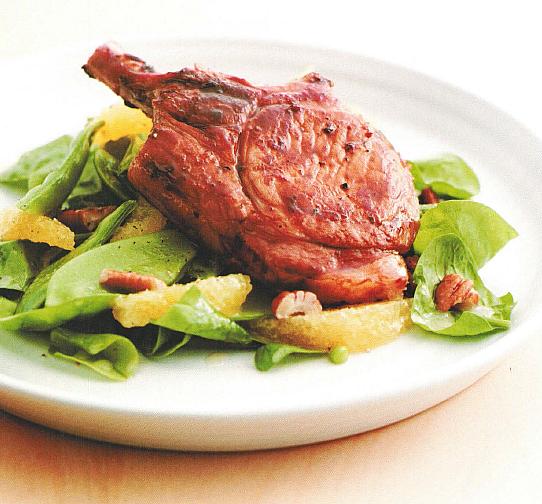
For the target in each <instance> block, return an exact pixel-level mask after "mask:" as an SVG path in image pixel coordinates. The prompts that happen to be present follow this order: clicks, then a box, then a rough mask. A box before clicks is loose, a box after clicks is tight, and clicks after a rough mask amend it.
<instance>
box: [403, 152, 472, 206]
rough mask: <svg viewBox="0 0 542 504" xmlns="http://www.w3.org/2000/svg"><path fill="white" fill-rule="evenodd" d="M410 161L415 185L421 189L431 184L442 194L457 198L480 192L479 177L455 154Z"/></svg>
mask: <svg viewBox="0 0 542 504" xmlns="http://www.w3.org/2000/svg"><path fill="white" fill-rule="evenodd" d="M409 163H410V165H411V167H412V168H411V173H412V178H413V179H414V186H415V187H416V189H418V190H419V191H421V190H422V189H424V188H425V187H427V186H429V187H431V189H433V191H435V192H436V193H437V194H440V195H441V196H449V197H450V198H457V199H468V198H471V197H472V196H475V195H476V194H478V193H479V192H480V183H479V182H478V177H477V176H476V175H475V173H474V172H473V171H472V170H471V168H470V167H469V166H468V165H467V163H465V161H463V159H461V158H460V157H459V156H456V155H455V154H443V155H442V156H441V157H439V158H434V159H426V160H422V161H409Z"/></svg>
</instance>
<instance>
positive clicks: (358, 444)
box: [0, 0, 542, 503]
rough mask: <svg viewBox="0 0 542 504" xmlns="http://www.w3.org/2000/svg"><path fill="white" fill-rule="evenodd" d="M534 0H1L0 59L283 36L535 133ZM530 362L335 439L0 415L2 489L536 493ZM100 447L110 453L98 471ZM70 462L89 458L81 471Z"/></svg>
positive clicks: (90, 498) (172, 495)
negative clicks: (195, 447)
mask: <svg viewBox="0 0 542 504" xmlns="http://www.w3.org/2000/svg"><path fill="white" fill-rule="evenodd" d="M537 3H538V2H534V1H529V2H527V1H514V2H511V1H508V2H482V1H480V2H476V1H474V0H471V1H470V2H465V1H454V2H437V1H433V2H416V1H401V2H391V1H376V0H374V1H372V2H342V1H339V0H329V1H326V2H322V1H309V2H301V1H297V2H296V1H294V0H290V1H282V0H276V1H274V2H271V1H268V2H258V1H255V0H253V1H250V2H241V1H238V2H235V1H224V0H223V1H216V0H207V1H205V2H196V1H193V2H180V1H177V2H175V1H163V2H158V1H154V2H151V1H149V0H147V1H137V0H131V1H103V0H95V1H92V2H90V1H81V2H77V1H71V2H70V1H34V2H32V1H29V0H25V1H16V2H15V1H8V0H0V58H13V57H18V56H20V55H24V54H29V53H33V52H36V51H47V50H49V49H53V48H57V47H63V46H68V47H69V46H71V45H76V44H80V43H85V44H90V45H93V44H99V43H101V42H103V41H106V40H118V41H122V40H126V39H133V38H139V37H151V38H152V37H164V38H167V37H178V36H183V37H230V38H242V37H247V38H263V39H271V40H280V41H290V42H295V43H303V44H309V45H315V46H321V47H330V48H336V49H343V50H348V51H351V52H358V53H361V54H364V55H368V56H372V57H376V58H380V59H383V60H386V61H390V62H393V63H397V64H400V65H404V66H408V67H411V68H414V69H416V70H419V71H421V72H424V73H427V74H430V75H432V76H434V77H437V78H440V79H442V80H445V81H448V82H451V83H453V84H455V85H458V86H460V87H462V88H464V89H466V90H468V91H470V92H473V93H475V94H477V95H479V96H482V97H483V98H484V99H486V100H487V101H490V102H492V103H494V104H496V105H497V106H498V107H500V108H501V109H504V110H505V111H507V112H508V113H510V114H512V115H513V116H515V117H516V118H517V119H519V120H520V121H521V122H523V123H524V124H526V125H527V126H528V127H529V128H531V129H532V130H534V131H535V133H537V134H538V136H542V117H541V116H542V100H541V97H540V96H541V92H542V72H541V70H540V65H541V63H540V61H541V58H540V51H541V49H542V27H541V21H540V19H541V18H540V16H539V14H538V9H537V5H536V4H537ZM262 64H265V63H264V62H263V63H262ZM1 75H2V78H4V79H5V78H10V79H12V78H15V79H16V78H17V76H16V75H15V76H13V75H6V74H5V73H2V74H1ZM8 98H9V97H3V99H8ZM2 120H3V121H9V117H3V118H2ZM29 120H31V118H29ZM541 163H542V160H541ZM511 176H513V174H511ZM541 218H542V217H541ZM541 361H542V342H541V341H540V339H538V338H536V337H534V338H531V340H530V341H529V342H528V343H527V345H526V346H524V347H523V348H522V349H521V350H520V351H518V352H517V353H516V354H515V355H513V356H511V357H510V358H508V359H507V360H506V362H505V363H504V364H503V365H502V366H500V367H499V368H498V369H496V370H495V371H494V372H492V373H491V374H490V375H488V376H487V377H486V378H484V379H482V380H481V381H480V382H478V383H477V384H475V385H474V386H473V387H471V388H470V389H468V390H467V391H465V392H464V393H462V394H460V395H459V396H457V397H455V398H453V399H451V400H450V401H447V402H446V403H444V404H442V405H440V406H437V407H436V408H433V409H432V410H430V411H428V412H426V413H423V414H422V415H419V416H417V417H415V418H413V419H409V420H407V421H404V422H401V423H399V424H397V425H395V426H392V427H389V428H386V429H381V430H379V431H376V432H373V433H369V434H366V435H361V436H355V437H353V438H350V439H348V440H343V441H336V442H332V443H326V444H322V445H317V446H313V447H306V448H299V449H292V450H281V451H275V452H269V453H260V454H244V455H216V456H203V455H197V456H196V455H175V456H172V455H170V454H161V453H155V452H145V451H138V450H131V449H122V448H117V447H109V446H106V445H105V446H104V445H100V444H98V443H87V442H81V441H78V440H75V439H73V438H69V437H64V436H62V435H58V434H56V433H52V432H49V431H47V430H45V429H41V428H37V427H35V426H32V425H30V424H27V423H25V422H22V421H19V420H17V419H14V418H13V417H10V416H9V415H6V414H1V413H0V429H2V430H3V434H4V436H3V439H8V438H9V439H13V444H12V445H11V444H10V445H9V446H6V445H4V446H0V501H1V502H42V503H45V502H56V503H62V502H79V503H82V502H116V503H120V502H128V501H130V502H132V503H133V502H182V501H183V500H186V501H187V502H218V501H220V502H223V503H225V502H250V501H253V502H311V503H312V502H359V501H360V500H361V499H363V500H364V501H365V502H371V503H372V502H378V503H380V502H386V503H387V502H390V503H394V502H428V503H429V502H435V503H436V502H438V503H448V502H450V503H451V502H462V503H463V502H469V503H470V502H473V503H474V502H482V503H483V502H491V503H501V502H502V503H505V502H506V503H509V502H513V503H524V502H525V503H531V502H532V503H535V502H542V490H541V489H540V487H539V485H540V483H539V479H540V474H542V434H541V428H540V426H541V425H542V394H541V393H542V371H541V370H540V368H541V366H540V363H541ZM112 459H113V460H115V461H118V464H109V465H108V466H107V467H108V468H109V469H108V471H103V470H99V468H100V467H103V465H102V463H103V464H105V463H106V462H107V461H111V460H112ZM80 461H81V462H82V463H83V464H86V465H87V467H90V468H92V470H93V474H92V476H90V478H91V479H92V478H94V480H93V481H92V482H89V481H88V478H89V476H88V475H87V474H86V472H85V467H82V466H81V465H80ZM142 483H144V484H142ZM33 491H37V492H38V493H37V494H35V495H34V496H32V492H33ZM38 496H39V497H38ZM250 496H252V498H251V497H250Z"/></svg>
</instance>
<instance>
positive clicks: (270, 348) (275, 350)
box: [254, 343, 349, 371]
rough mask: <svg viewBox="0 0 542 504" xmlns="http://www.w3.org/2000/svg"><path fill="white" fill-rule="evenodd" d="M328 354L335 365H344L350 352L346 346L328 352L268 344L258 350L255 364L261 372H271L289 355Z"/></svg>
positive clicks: (280, 344)
mask: <svg viewBox="0 0 542 504" xmlns="http://www.w3.org/2000/svg"><path fill="white" fill-rule="evenodd" d="M326 353H327V354H328V357H329V360H330V361H331V362H333V364H344V363H345V362H346V361H347V360H348V356H349V351H348V348H347V347H345V346H337V347H333V348H332V349H331V350H330V351H329V352H328V351H327V350H314V349H311V348H302V347H298V346H294V345H286V344H284V343H267V344H265V345H262V346H261V347H259V348H258V350H256V353H255V354H254V364H255V366H256V369H258V370H259V371H269V370H270V369H271V368H272V367H273V366H276V365H277V364H279V363H280V362H282V361H283V360H284V359H285V358H286V357H288V355H292V354H326Z"/></svg>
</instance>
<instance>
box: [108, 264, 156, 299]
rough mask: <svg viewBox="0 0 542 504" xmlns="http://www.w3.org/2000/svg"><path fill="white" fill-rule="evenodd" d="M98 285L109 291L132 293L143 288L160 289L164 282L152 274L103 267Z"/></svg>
mask: <svg viewBox="0 0 542 504" xmlns="http://www.w3.org/2000/svg"><path fill="white" fill-rule="evenodd" d="M99 281H100V285H101V286H102V287H103V288H104V289H106V290H108V291H110V292H118V293H122V294H133V293H134V292H141V291H144V290H161V289H164V288H165V287H166V284H165V283H164V282H163V281H162V280H160V279H159V278H156V277H154V276H152V275H140V274H139V273H133V272H130V271H119V270H113V269H104V270H103V271H102V272H101V273H100V280H99Z"/></svg>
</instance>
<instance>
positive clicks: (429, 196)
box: [420, 186, 440, 205]
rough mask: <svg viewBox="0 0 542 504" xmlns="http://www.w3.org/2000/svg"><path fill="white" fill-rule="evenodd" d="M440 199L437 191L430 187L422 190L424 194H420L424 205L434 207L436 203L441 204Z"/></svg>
mask: <svg viewBox="0 0 542 504" xmlns="http://www.w3.org/2000/svg"><path fill="white" fill-rule="evenodd" d="M439 202H440V198H439V197H438V196H437V194H436V193H435V191H433V189H431V188H430V187H429V186H427V187H425V188H424V189H422V193H421V194H420V203H422V204H424V205H434V204H435V203H439Z"/></svg>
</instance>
